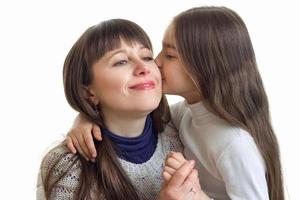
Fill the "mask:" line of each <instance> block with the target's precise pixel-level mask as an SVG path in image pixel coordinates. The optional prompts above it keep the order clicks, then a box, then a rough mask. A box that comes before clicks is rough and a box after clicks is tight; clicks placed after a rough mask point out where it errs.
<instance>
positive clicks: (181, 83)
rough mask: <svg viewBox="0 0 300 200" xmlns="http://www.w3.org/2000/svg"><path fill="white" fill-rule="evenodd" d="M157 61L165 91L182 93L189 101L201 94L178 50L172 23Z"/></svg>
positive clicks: (176, 93)
mask: <svg viewBox="0 0 300 200" xmlns="http://www.w3.org/2000/svg"><path fill="white" fill-rule="evenodd" d="M155 61H156V63H157V65H158V67H159V69H160V71H161V75H162V81H163V93H166V94H173V95H180V96H182V97H184V98H185V99H187V100H188V101H189V99H191V98H195V97H196V96H199V95H198V90H197V88H196V85H195V84H194V82H193V81H192V79H191V78H190V77H189V75H188V74H187V72H186V70H185V66H184V65H183V63H182V62H181V60H180V57H179V55H178V52H177V50H176V45H175V38H174V28H173V25H172V24H170V25H169V27H168V28H167V30H166V32H165V35H164V38H163V42H162V50H161V52H160V53H159V54H158V56H157V57H156V60H155Z"/></svg>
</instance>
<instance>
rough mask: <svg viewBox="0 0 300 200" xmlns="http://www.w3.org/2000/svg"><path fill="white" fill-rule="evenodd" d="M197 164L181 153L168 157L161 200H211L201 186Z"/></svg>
mask: <svg viewBox="0 0 300 200" xmlns="http://www.w3.org/2000/svg"><path fill="white" fill-rule="evenodd" d="M194 166H195V162H194V161H187V160H186V159H185V158H184V157H183V155H182V154H181V153H177V152H171V153H169V154H168V155H167V158H166V161H165V168H164V172H163V179H164V183H163V186H162V190H161V192H160V198H159V200H190V199H191V200H210V198H209V197H208V196H207V195H206V194H205V192H203V190H202V189H201V186H200V182H199V177H198V171H197V170H196V169H194Z"/></svg>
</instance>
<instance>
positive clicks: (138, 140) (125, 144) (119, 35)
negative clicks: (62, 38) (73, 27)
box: [37, 19, 203, 200]
mask: <svg viewBox="0 0 300 200" xmlns="http://www.w3.org/2000/svg"><path fill="white" fill-rule="evenodd" d="M63 80H64V89H65V94H66V98H67V100H68V102H69V104H70V105H71V106H72V107H73V108H74V109H75V110H77V111H78V112H81V113H83V114H84V115H85V117H86V118H87V119H89V120H90V121H92V122H94V123H95V124H97V125H98V126H100V127H101V129H102V132H103V133H104V134H103V137H104V140H103V142H101V143H99V142H97V143H96V149H97V152H98V156H97V157H96V159H95V163H93V164H91V163H88V162H86V161H85V160H84V159H83V157H82V156H76V155H73V154H70V153H69V152H68V150H67V149H66V148H65V147H64V145H62V144H61V145H59V146H57V147H55V148H53V149H52V150H51V151H50V152H49V153H48V154H47V155H46V156H45V158H44V159H43V162H42V164H41V168H40V176H39V183H38V190H37V199H78V200H79V199H112V200H117V199H129V200H136V199H157V198H159V199H168V193H169V192H168V191H169V190H170V188H171V189H172V187H173V188H175V187H176V188H175V189H174V190H176V191H177V192H180V193H181V196H180V198H186V197H189V198H197V199H202V198H201V196H200V195H202V194H203V193H202V192H201V188H200V185H199V181H198V176H197V171H196V170H193V166H194V163H193V161H190V162H185V164H184V166H183V167H182V168H181V169H180V172H179V173H178V174H179V175H180V174H181V177H184V178H186V177H187V178H186V179H182V178H181V177H179V179H180V180H181V181H180V182H179V184H178V183H177V184H176V185H175V186H174V184H171V181H172V180H171V181H170V184H171V185H170V187H168V186H167V185H166V186H164V188H163V189H162V191H161V193H160V196H159V191H160V185H161V183H162V180H161V173H162V170H163V162H164V158H165V155H166V154H167V153H168V152H170V151H181V150H182V148H181V143H180V141H179V138H178V134H177V133H176V131H175V130H174V129H173V128H172V127H171V126H165V125H166V122H168V107H167V106H166V105H167V104H165V103H166V102H165V99H164V98H163V99H162V98H161V97H162V91H161V75H160V72H159V69H158V68H157V66H156V64H155V62H154V60H153V58H152V46H151V43H150V40H149V38H148V36H147V35H146V33H145V32H144V31H143V30H142V29H141V28H140V27H139V26H138V25H136V24H134V23H133V22H130V21H127V20H122V19H113V20H108V21H104V22H102V23H100V24H98V25H95V26H92V27H90V28H89V29H87V30H86V31H85V32H84V33H83V35H82V36H81V37H80V38H79V39H78V40H77V42H76V43H75V44H74V45H73V47H72V49H71V50H70V52H69V53H68V55H67V57H66V60H65V63H64V69H63ZM159 132H164V133H163V134H159ZM182 175H183V176H182ZM175 176H176V173H175ZM177 180H178V179H177ZM172 182H174V181H172ZM158 196H159V197H158Z"/></svg>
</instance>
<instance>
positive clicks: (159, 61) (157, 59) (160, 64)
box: [155, 52, 162, 68]
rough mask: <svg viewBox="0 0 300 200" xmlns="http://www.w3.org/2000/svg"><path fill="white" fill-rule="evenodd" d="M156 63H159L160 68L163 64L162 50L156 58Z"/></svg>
mask: <svg viewBox="0 0 300 200" xmlns="http://www.w3.org/2000/svg"><path fill="white" fill-rule="evenodd" d="M155 63H156V65H157V66H158V67H159V68H161V66H162V63H161V52H160V53H159V54H158V55H157V56H156V58H155Z"/></svg>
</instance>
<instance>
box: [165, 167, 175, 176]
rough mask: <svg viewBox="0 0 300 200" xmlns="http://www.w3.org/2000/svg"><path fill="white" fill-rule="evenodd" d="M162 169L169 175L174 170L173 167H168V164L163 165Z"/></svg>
mask: <svg viewBox="0 0 300 200" xmlns="http://www.w3.org/2000/svg"><path fill="white" fill-rule="evenodd" d="M164 171H166V172H168V173H169V174H170V175H171V176H172V175H173V174H174V173H175V172H176V170H175V169H173V168H171V167H168V166H165V167H164Z"/></svg>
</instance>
